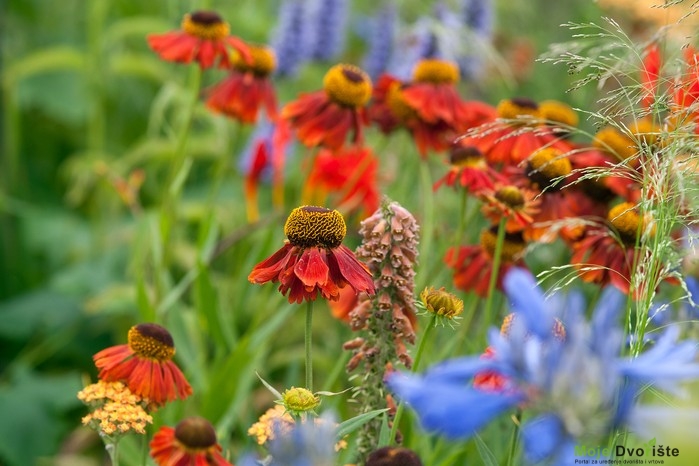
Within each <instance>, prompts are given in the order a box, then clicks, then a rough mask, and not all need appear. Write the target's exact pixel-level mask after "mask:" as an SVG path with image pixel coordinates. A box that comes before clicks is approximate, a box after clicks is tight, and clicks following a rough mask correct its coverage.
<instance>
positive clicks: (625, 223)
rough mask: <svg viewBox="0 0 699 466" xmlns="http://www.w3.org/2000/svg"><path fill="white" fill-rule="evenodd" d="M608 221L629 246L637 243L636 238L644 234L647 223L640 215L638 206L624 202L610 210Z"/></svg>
mask: <svg viewBox="0 0 699 466" xmlns="http://www.w3.org/2000/svg"><path fill="white" fill-rule="evenodd" d="M607 220H609V222H610V223H611V224H612V226H613V227H614V228H616V230H617V231H618V232H619V236H621V240H622V241H623V242H624V243H627V244H633V243H635V242H636V236H637V235H638V234H640V233H643V229H644V228H645V226H646V222H645V220H644V219H643V218H641V216H640V215H638V210H637V209H636V205H635V204H632V203H631V202H622V203H621V204H619V205H616V206H614V207H612V208H611V209H609V213H608V214H607Z"/></svg>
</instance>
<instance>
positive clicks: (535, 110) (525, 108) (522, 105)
mask: <svg viewBox="0 0 699 466" xmlns="http://www.w3.org/2000/svg"><path fill="white" fill-rule="evenodd" d="M497 112H498V116H499V117H500V118H505V119H508V120H514V119H517V118H520V117H531V118H536V119H539V118H541V111H540V110H539V105H538V104H537V103H536V102H534V101H533V100H531V99H526V98H523V97H515V98H513V99H505V100H501V101H500V103H499V104H498V106H497Z"/></svg>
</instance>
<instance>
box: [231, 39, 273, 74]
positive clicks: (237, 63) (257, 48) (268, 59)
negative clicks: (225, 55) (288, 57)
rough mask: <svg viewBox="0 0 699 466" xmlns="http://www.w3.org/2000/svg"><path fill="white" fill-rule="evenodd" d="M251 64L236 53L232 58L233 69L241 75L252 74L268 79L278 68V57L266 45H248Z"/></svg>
mask: <svg viewBox="0 0 699 466" xmlns="http://www.w3.org/2000/svg"><path fill="white" fill-rule="evenodd" d="M248 50H249V52H250V57H251V62H250V63H248V62H247V61H245V59H244V58H243V57H242V56H241V55H240V53H238V52H236V53H235V54H234V55H233V57H232V64H233V68H234V69H236V70H238V71H240V72H241V73H245V72H248V71H249V72H252V73H253V74H254V75H255V76H259V77H263V78H264V77H266V76H269V75H270V74H272V73H273V72H274V70H275V69H276V68H277V57H276V55H275V54H274V50H272V49H271V48H270V47H267V46H265V45H252V44H248Z"/></svg>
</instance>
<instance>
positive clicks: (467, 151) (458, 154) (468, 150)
mask: <svg viewBox="0 0 699 466" xmlns="http://www.w3.org/2000/svg"><path fill="white" fill-rule="evenodd" d="M449 163H450V164H451V165H452V166H454V167H459V168H485V167H486V162H485V158H483V153H482V152H481V151H480V150H478V148H477V147H474V146H462V145H460V144H459V143H455V144H454V145H453V146H452V148H451V151H450V152H449Z"/></svg>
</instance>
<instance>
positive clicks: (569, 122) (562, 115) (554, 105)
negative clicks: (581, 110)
mask: <svg viewBox="0 0 699 466" xmlns="http://www.w3.org/2000/svg"><path fill="white" fill-rule="evenodd" d="M539 111H540V112H541V118H543V119H544V120H547V121H549V122H550V123H560V124H562V125H564V126H570V127H576V126H578V121H579V119H578V114H577V113H575V110H573V108H572V107H571V106H570V105H568V104H566V103H563V102H559V101H558V100H545V101H543V102H541V103H540V104H539Z"/></svg>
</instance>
